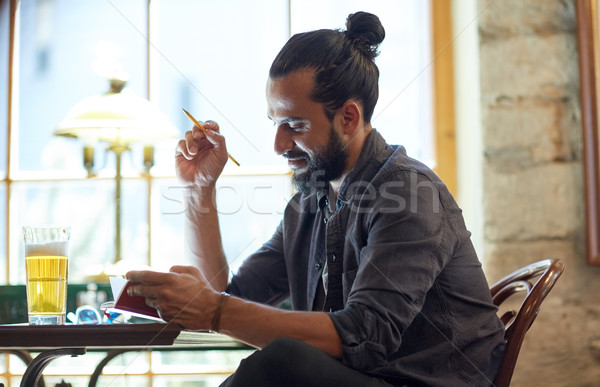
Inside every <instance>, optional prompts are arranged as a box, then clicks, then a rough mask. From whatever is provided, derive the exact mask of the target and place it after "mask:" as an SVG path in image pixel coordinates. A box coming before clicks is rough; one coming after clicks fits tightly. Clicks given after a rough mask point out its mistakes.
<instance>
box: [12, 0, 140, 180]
mask: <svg viewBox="0 0 600 387" xmlns="http://www.w3.org/2000/svg"><path fill="white" fill-rule="evenodd" d="M20 8H21V15H20V23H21V24H20V46H19V49H20V58H19V63H20V65H19V71H20V73H19V88H20V89H19V128H20V130H19V136H18V144H19V152H18V153H17V152H14V154H15V156H17V155H18V159H17V160H16V161H18V165H15V168H17V169H18V170H27V171H31V170H73V171H78V172H81V170H82V163H81V144H80V143H79V141H75V140H71V139H64V138H57V137H54V136H53V132H54V130H55V129H56V126H57V125H58V123H59V122H60V121H61V120H62V119H63V118H64V117H65V115H66V114H67V112H68V111H69V110H70V109H71V108H72V107H73V106H74V105H75V104H76V103H78V102H80V101H81V100H83V99H84V98H87V97H89V96H92V95H95V94H100V93H104V92H106V91H107V90H108V81H107V76H108V73H110V72H113V71H114V68H115V66H116V65H122V67H123V69H124V70H125V71H126V72H127V73H128V74H129V79H130V80H129V82H128V86H129V87H130V88H131V89H132V90H133V91H135V92H136V93H137V94H138V95H140V96H145V95H146V86H145V83H146V50H145V48H146V39H145V37H144V36H143V34H145V31H146V1H144V0H134V1H131V0H113V1H110V2H107V1H68V0H38V1H23V2H21V6H20ZM75 160H77V162H75Z"/></svg>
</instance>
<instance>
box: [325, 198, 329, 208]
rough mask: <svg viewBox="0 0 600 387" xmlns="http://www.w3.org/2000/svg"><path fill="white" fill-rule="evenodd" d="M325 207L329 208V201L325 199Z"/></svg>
mask: <svg viewBox="0 0 600 387" xmlns="http://www.w3.org/2000/svg"><path fill="white" fill-rule="evenodd" d="M325 205H326V206H327V207H329V200H327V199H325Z"/></svg>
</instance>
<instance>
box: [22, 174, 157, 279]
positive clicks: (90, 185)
mask: <svg viewBox="0 0 600 387" xmlns="http://www.w3.org/2000/svg"><path fill="white" fill-rule="evenodd" d="M123 183H124V184H123V187H122V197H123V198H122V202H123V203H122V223H121V224H122V225H123V226H122V232H121V233H122V245H123V258H125V259H126V260H127V263H129V262H131V263H132V264H143V263H145V262H146V256H147V249H148V243H147V226H146V219H145V215H144V211H145V200H144V199H143V198H144V197H145V187H144V183H143V181H124V182H123ZM12 188H13V192H12V195H11V213H12V215H13V216H12V223H11V262H10V270H11V271H10V281H11V283H20V284H22V283H24V282H25V265H24V262H23V256H24V255H23V242H22V241H23V238H22V231H21V226H22V225H25V224H48V223H52V224H67V225H70V226H71V228H72V230H71V254H70V256H71V259H70V261H69V282H70V283H85V282H87V281H88V279H87V278H86V277H87V276H93V275H95V274H98V273H99V272H100V271H101V270H102V268H103V264H105V263H111V262H113V259H114V257H115V204H114V203H115V199H114V190H115V182H114V180H112V179H108V180H84V181H80V182H61V183H58V182H35V183H14V184H13V185H12ZM141 198H142V199H141Z"/></svg>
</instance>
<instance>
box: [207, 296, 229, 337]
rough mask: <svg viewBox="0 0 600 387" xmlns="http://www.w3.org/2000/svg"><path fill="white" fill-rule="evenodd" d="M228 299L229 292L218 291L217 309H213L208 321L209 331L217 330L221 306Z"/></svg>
mask: <svg viewBox="0 0 600 387" xmlns="http://www.w3.org/2000/svg"><path fill="white" fill-rule="evenodd" d="M228 299H229V294H227V293H225V292H221V293H220V297H219V304H218V305H217V310H215V315H214V316H213V319H212V321H211V323H210V331H211V332H215V333H217V332H219V325H220V323H221V312H222V311H223V307H224V306H225V304H226V303H227V300H228Z"/></svg>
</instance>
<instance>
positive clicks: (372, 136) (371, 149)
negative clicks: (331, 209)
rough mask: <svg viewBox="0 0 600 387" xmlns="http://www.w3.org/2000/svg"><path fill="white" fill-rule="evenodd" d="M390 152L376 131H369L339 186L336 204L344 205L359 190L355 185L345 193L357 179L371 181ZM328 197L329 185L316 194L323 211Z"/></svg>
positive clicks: (329, 193)
mask: <svg viewBox="0 0 600 387" xmlns="http://www.w3.org/2000/svg"><path fill="white" fill-rule="evenodd" d="M392 152H393V149H392V147H390V146H389V145H388V144H387V143H386V142H385V139H384V138H383V137H382V136H381V134H380V133H379V132H378V131H377V130H376V129H373V130H371V132H370V133H369V134H368V135H367V138H366V140H365V144H364V145H363V148H362V150H361V152H360V155H359V156H358V159H357V160H356V163H355V164H354V167H353V168H352V169H351V170H350V172H349V173H348V175H347V176H346V178H345V179H344V181H343V182H342V185H341V186H340V191H339V192H338V197H337V202H338V203H346V202H347V201H348V200H349V199H350V197H352V195H353V194H354V193H355V191H356V190H357V189H359V188H360V185H359V184H357V185H355V187H354V189H353V191H352V192H347V191H348V188H349V187H350V186H351V185H352V183H354V182H355V181H358V180H359V179H360V180H363V181H371V179H372V178H373V176H375V174H376V173H377V171H378V170H379V168H380V167H381V165H382V164H383V163H384V162H385V160H387V158H388V157H389V156H390V154H391V153H392ZM328 197H333V192H332V190H331V185H329V184H328V185H327V188H326V189H325V190H322V191H319V192H317V201H318V203H319V207H320V208H321V209H323V208H324V206H325V205H326V203H327V202H328V201H329V200H331V199H328ZM336 207H337V206H336Z"/></svg>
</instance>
